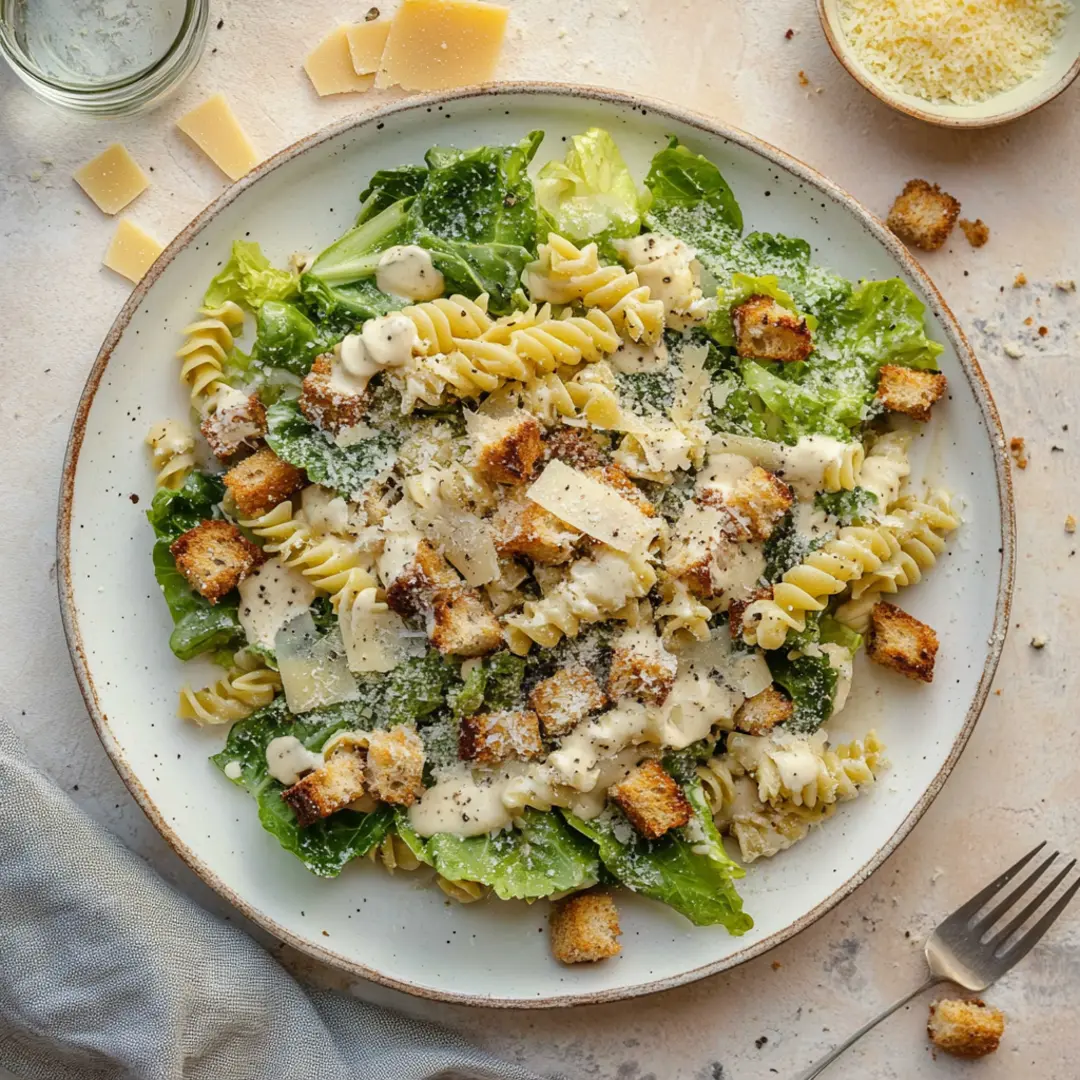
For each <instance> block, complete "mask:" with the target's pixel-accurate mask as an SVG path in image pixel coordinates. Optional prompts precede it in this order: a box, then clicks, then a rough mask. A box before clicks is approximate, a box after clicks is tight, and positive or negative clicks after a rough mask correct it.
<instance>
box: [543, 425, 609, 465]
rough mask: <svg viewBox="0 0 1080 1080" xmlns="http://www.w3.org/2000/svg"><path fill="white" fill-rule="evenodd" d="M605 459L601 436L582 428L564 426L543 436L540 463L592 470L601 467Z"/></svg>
mask: <svg viewBox="0 0 1080 1080" xmlns="http://www.w3.org/2000/svg"><path fill="white" fill-rule="evenodd" d="M605 458H606V454H605V452H604V444H603V440H602V436H600V435H599V434H597V433H596V432H593V431H587V430H585V429H584V428H576V427H567V426H566V425H565V424H562V425H560V426H559V427H557V428H555V430H554V431H549V432H548V433H547V434H546V435H545V436H544V446H543V451H542V453H541V455H540V461H541V462H542V463H543V464H544V465H546V464H547V463H548V462H549V461H564V462H566V464H567V465H571V466H573V467H574V468H575V469H592V468H595V467H596V466H597V465H602V464H603V463H604V460H605Z"/></svg>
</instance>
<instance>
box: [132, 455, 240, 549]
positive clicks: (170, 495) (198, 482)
mask: <svg viewBox="0 0 1080 1080" xmlns="http://www.w3.org/2000/svg"><path fill="white" fill-rule="evenodd" d="M224 496H225V485H224V484H223V483H222V481H221V477H220V476H211V475H210V473H204V472H199V471H198V470H196V471H194V472H192V473H189V474H188V476H187V479H186V480H185V481H184V483H183V484H182V485H181V486H180V487H179V488H177V489H176V490H175V491H173V490H170V489H169V488H159V489H158V491H157V492H156V493H155V495H154V498H153V500H152V501H151V503H150V509H149V510H147V511H146V519H147V521H149V522H150V524H151V526H152V527H153V530H154V535H155V536H156V537H157V538H158V539H159V540H167V541H169V543H172V541H173V540H175V539H176V538H177V537H178V536H179V535H180V534H181V533H186V532H187V531H188V529H194V528H195V526H196V525H198V524H199V522H200V521H206V520H208V519H209V518H212V517H216V516H217V514H216V512H215V511H216V508H217V505H218V503H220V502H221V500H222V499H223V498H224Z"/></svg>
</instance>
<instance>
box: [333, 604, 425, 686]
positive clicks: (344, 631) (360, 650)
mask: <svg viewBox="0 0 1080 1080" xmlns="http://www.w3.org/2000/svg"><path fill="white" fill-rule="evenodd" d="M338 621H339V623H340V625H341V637H342V640H343V641H344V643H345V655H346V657H347V659H348V663H349V670H350V671H361V672H366V671H393V669H394V668H396V667H397V666H398V664H400V663H402V662H403V661H404V660H407V659H408V658H409V657H410V656H422V655H423V654H424V652H425V651H426V649H427V641H426V639H425V638H424V637H423V636H418V637H414V638H409V637H406V633H407V630H406V627H405V624H404V622H402V620H401V617H400V616H399V615H395V614H394V612H392V611H391V610H390V609H389V608H388V607H387V606H386V604H384V603H382V602H381V601H380V600H378V599H377V594H376V591H375V589H365V590H364V591H363V592H362V593H360V595H359V596H358V597H357V598H356V599H355V600H354V601H353V603H352V606H351V607H348V608H346V607H344V606H343V607H342V609H341V612H340V614H339V616H338Z"/></svg>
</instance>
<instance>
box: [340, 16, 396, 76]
mask: <svg viewBox="0 0 1080 1080" xmlns="http://www.w3.org/2000/svg"><path fill="white" fill-rule="evenodd" d="M389 33H390V21H389V19H381V20H379V21H377V22H362V23H356V24H355V25H354V26H350V27H347V29H346V37H347V38H348V41H349V57H350V59H351V60H352V66H353V71H355V72H356V74H357V75H374V74H375V72H376V71H378V70H379V61H380V60H381V59H382V54H383V49H384V48H385V47H386V35H387V34H389ZM368 85H369V86H370V85H371V82H370V81H369V82H368Z"/></svg>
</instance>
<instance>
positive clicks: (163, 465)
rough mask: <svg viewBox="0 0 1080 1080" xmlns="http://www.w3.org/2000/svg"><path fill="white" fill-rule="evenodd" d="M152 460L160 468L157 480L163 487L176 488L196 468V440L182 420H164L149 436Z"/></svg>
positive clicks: (147, 438)
mask: <svg viewBox="0 0 1080 1080" xmlns="http://www.w3.org/2000/svg"><path fill="white" fill-rule="evenodd" d="M146 445H147V446H149V447H150V460H151V461H152V462H153V463H154V468H155V469H157V470H158V473H157V476H156V477H155V478H154V483H155V485H156V486H157V487H159V488H168V489H169V490H170V491H176V490H177V488H180V487H182V486H183V484H184V481H185V480H186V479H187V478H188V474H189V473H190V472H191V470H192V469H193V468H195V453H194V451H195V439H194V437H193V436H192V434H191V432H190V431H188V429H187V428H186V427H185V426H184V425H183V424H181V423H180V422H179V421H178V420H163V421H161V423H159V424H155V425H154V426H153V427H152V428H151V429H150V430H149V431H148V432H147V435H146Z"/></svg>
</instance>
